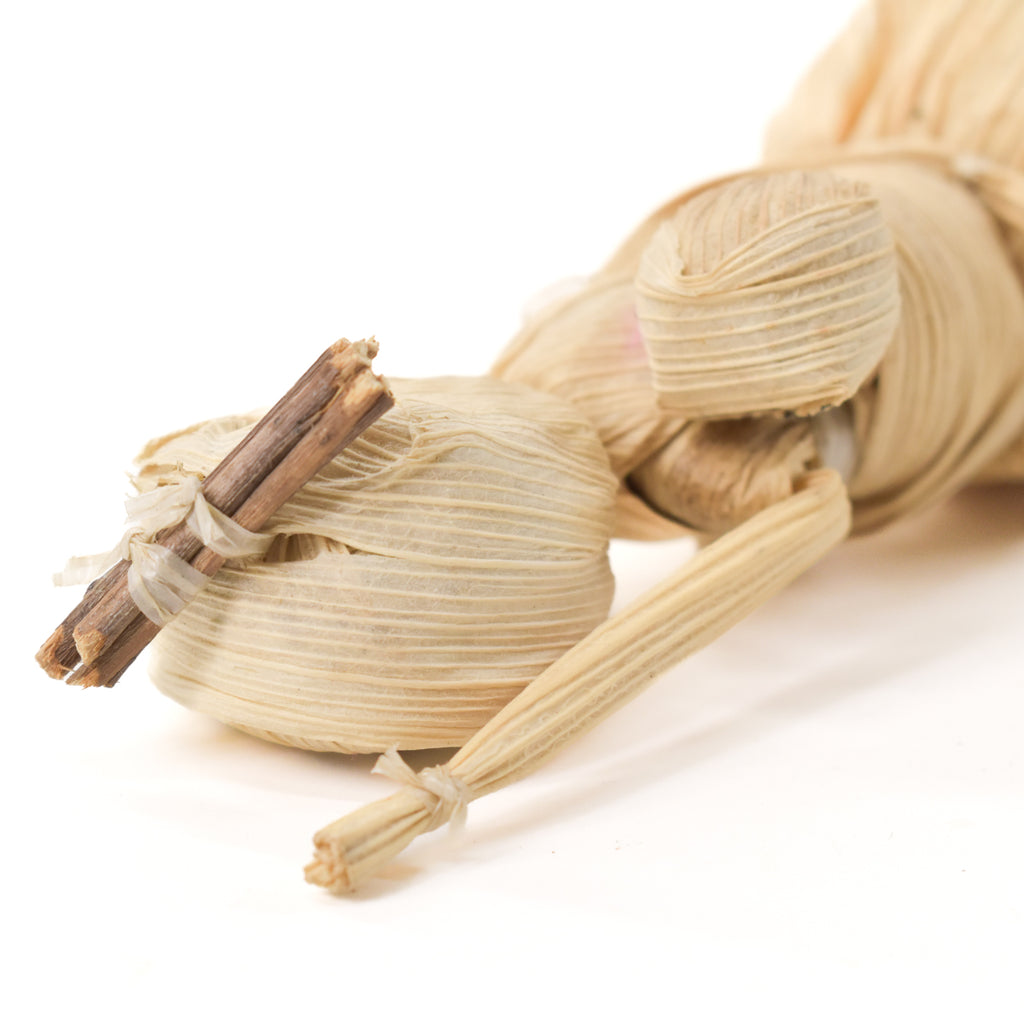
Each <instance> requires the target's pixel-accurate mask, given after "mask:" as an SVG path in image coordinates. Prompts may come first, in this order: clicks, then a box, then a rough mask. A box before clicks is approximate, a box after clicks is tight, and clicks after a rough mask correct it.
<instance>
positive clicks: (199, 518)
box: [53, 475, 273, 626]
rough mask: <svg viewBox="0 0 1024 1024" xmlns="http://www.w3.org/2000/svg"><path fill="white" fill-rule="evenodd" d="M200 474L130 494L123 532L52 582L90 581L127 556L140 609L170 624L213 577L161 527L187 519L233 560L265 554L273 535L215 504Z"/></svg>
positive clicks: (69, 565)
mask: <svg viewBox="0 0 1024 1024" xmlns="http://www.w3.org/2000/svg"><path fill="white" fill-rule="evenodd" d="M201 488H202V482H201V481H200V479H199V477H197V476H194V475H190V476H186V477H185V478H184V479H182V480H180V481H178V482H176V483H168V484H165V485H164V486H162V487H158V488H156V490H153V491H150V492H148V493H143V494H137V495H134V496H133V497H130V498H128V499H127V500H126V501H125V503H124V506H125V510H126V511H127V513H128V519H127V524H128V528H127V529H126V530H125V533H124V536H122V538H121V540H120V541H119V542H118V543H117V545H116V546H115V547H114V548H113V549H112V550H110V551H108V552H106V553H105V554H101V555H85V556H79V557H76V558H72V559H70V560H69V561H68V563H67V565H66V566H65V567H64V571H63V572H60V573H57V574H56V575H55V576H54V578H53V581H54V583H55V584H56V585H57V586H59V587H66V586H73V585H75V584H79V583H88V582H89V581H90V580H92V579H94V578H95V577H97V576H99V575H101V574H102V573H104V572H106V571H107V569H109V568H110V567H111V566H112V565H114V564H115V563H116V562H119V561H121V560H122V559H126V560H128V561H130V562H131V565H130V566H129V567H128V577H127V579H128V592H129V593H130V594H131V597H132V600H133V601H134V602H135V604H136V605H137V606H138V609H139V611H141V612H142V614H143V615H145V616H146V618H147V619H149V620H150V621H151V622H155V623H156V624H157V625H158V626H166V625H167V623H169V622H170V621H171V619H173V618H174V617H175V616H176V615H177V614H178V613H179V612H180V611H181V610H182V609H183V608H184V607H185V606H186V605H187V604H188V603H189V602H190V601H192V600H193V599H194V598H195V597H196V595H197V594H198V593H199V591H200V590H202V589H203V587H205V586H206V584H207V583H209V581H210V577H209V576H207V575H206V574H205V573H202V572H200V571H199V570H198V569H193V568H192V566H191V565H189V563H188V562H186V561H185V560H184V559H183V558H180V557H179V556H178V555H176V554H175V553H174V552H173V551H171V550H169V549H168V548H165V547H164V546H163V545H162V544H156V543H154V541H153V538H154V537H155V536H156V535H157V534H158V533H160V532H161V531H162V530H165V529H167V528H168V527H171V526H177V525H178V523H181V522H185V523H187V525H188V528H189V529H190V530H191V531H192V533H193V534H195V536H196V537H198V538H199V540H201V541H202V542H203V544H204V545H205V546H206V547H208V548H210V550H212V551H215V552H216V553H217V554H218V555H223V556H224V557H225V558H228V559H240V558H248V557H252V556H254V555H262V554H263V553H264V552H266V550H267V548H268V547H269V546H270V542H271V540H272V539H273V538H272V537H271V536H269V535H266V534H259V533H252V532H251V531H249V530H247V529H245V527H243V526H239V525H238V523H236V522H235V521H234V520H233V519H231V517H230V516H226V515H225V514H224V513H223V512H221V511H220V509H218V508H215V507H214V506H213V505H211V504H210V503H209V502H208V501H207V500H206V498H205V497H203V492H202V489H201Z"/></svg>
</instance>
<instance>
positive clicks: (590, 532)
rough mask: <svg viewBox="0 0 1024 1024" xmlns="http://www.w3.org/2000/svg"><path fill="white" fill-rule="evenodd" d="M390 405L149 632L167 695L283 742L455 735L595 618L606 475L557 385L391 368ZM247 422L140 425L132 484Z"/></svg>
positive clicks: (199, 460)
mask: <svg viewBox="0 0 1024 1024" xmlns="http://www.w3.org/2000/svg"><path fill="white" fill-rule="evenodd" d="M394 391H395V394H396V398H397V404H396V407H395V409H394V410H392V411H391V412H390V413H388V414H387V415H385V416H384V417H383V418H382V419H381V420H380V421H378V423H376V424H375V425H374V426H372V427H371V428H370V429H368V430H367V431H366V432H365V433H364V434H363V435H361V436H360V437H359V438H358V439H357V440H356V441H355V442H354V443H353V444H352V445H351V446H350V447H348V448H347V449H346V450H345V451H344V452H343V453H342V454H341V455H340V456H339V457H338V458H337V459H335V461H334V462H332V463H331V464H330V465H329V466H328V467H327V469H326V470H324V471H323V472H322V473H321V474H320V475H319V476H317V477H315V478H314V479H313V480H312V481H311V482H310V483H309V484H307V485H306V486H305V487H304V488H303V489H302V490H301V491H300V492H299V493H298V494H297V495H296V496H295V497H294V498H293V499H292V500H291V501H289V502H288V503H287V504H286V505H284V506H283V507H282V508H281V509H280V511H279V512H278V513H277V514H276V515H275V516H274V517H273V519H272V520H271V521H270V522H269V523H268V524H267V526H266V527H265V528H264V532H266V533H272V534H275V535H276V537H277V539H276V540H275V541H274V543H273V545H272V547H271V549H270V551H269V552H268V554H267V556H266V558H265V559H264V560H261V561H256V562H252V563H249V564H244V565H231V564H229V565H228V566H226V567H225V568H224V569H222V570H221V571H220V572H219V573H218V574H217V575H216V577H215V578H214V579H213V580H212V581H211V582H210V584H209V585H208V587H207V588H206V589H205V590H204V591H203V592H202V593H201V594H200V595H199V596H198V597H197V598H196V599H195V600H194V601H193V602H192V603H191V604H190V605H189V606H188V607H187V608H186V609H185V610H184V611H183V612H182V613H181V614H180V615H179V616H178V617H177V619H175V621H174V622H173V623H172V624H171V625H170V626H168V627H167V628H166V629H165V630H164V631H163V632H162V633H161V634H160V636H159V637H158V639H157V642H156V643H155V645H154V646H155V653H154V656H153V658H152V661H151V673H152V676H153V679H154V681H155V682H156V684H157V686H158V687H159V688H160V689H161V690H163V691H164V692H165V693H167V694H168V695H169V696H171V697H173V698H174V699H175V700H178V701H179V702H181V703H182V704H185V705H186V706H188V707H191V708H194V709H196V710H200V711H203V712H205V713H207V714H210V715H212V716H213V717H215V718H218V719H220V720H221V721H224V722H228V723H230V724H232V725H235V726H237V727H239V728H241V729H244V730H246V731H248V732H251V733H255V734H257V735H260V736H263V737H266V738H268V739H272V740H276V741H279V742H282V743H287V744H291V745H294V746H300V747H308V748H312V749H317V750H338V751H348V752H364V751H380V750H385V749H387V748H389V747H392V746H397V747H401V748H403V749H411V748H417V747H437V746H454V745H458V744H459V743H461V742H463V741H464V740H465V739H466V738H467V737H468V736H470V735H472V734H473V733H474V732H475V731H476V730H477V729H479V728H480V726H481V725H483V724H484V723H485V722H486V721H487V720H488V719H490V718H491V717H492V716H493V715H494V714H495V712H496V711H498V710H499V709H500V708H501V707H503V706H504V705H505V704H507V703H508V702H509V701H510V700H511V699H512V698H513V697H514V696H515V695H516V694H517V693H518V692H519V691H520V690H521V689H522V688H523V687H524V686H525V685H527V683H529V682H531V681H532V680H533V679H535V678H536V677H537V676H538V675H539V674H540V673H541V672H542V671H543V670H544V669H545V668H546V667H547V666H548V665H550V664H551V662H553V661H554V660H556V659H557V658H558V657H559V656H560V655H561V654H563V653H564V652H565V651H566V650H568V649H569V648H570V647H571V646H572V645H573V644H574V643H575V642H576V641H577V640H579V639H580V638H581V637H583V636H585V635H586V634H587V633H588V632H590V630H592V629H593V628H594V626H596V625H597V624H598V623H600V622H601V621H602V620H603V619H604V617H605V615H606V614H607V610H608V605H609V603H610V601H611V596H612V589H613V583H612V578H611V573H610V570H609V567H608V562H607V544H608V538H609V535H610V532H611V516H612V502H613V498H614V494H615V489H616V483H615V479H614V477H613V476H612V474H611V473H610V471H609V469H608V463H607V458H606V456H605V454H604V451H603V449H602V448H601V446H600V444H599V442H598V441H597V439H596V438H595V436H594V434H593V432H592V431H591V429H590V428H589V426H588V425H587V424H586V423H585V422H584V421H583V420H582V418H581V417H580V416H579V414H578V413H576V412H575V411H573V410H572V408H571V407H569V406H567V405H566V404H565V403H563V402H560V401H558V400H557V399H553V398H551V397H549V396H546V395H542V394H540V393H539V392H534V391H530V390H529V389H526V388H523V387H520V386H516V385H511V384H506V383H502V382H500V381H495V380H489V379H484V380H462V379H454V378H449V379H442V380H434V381H417V382H411V381H406V382H402V381H398V382H394ZM248 425H250V420H249V419H248V418H245V417H243V418H238V417H234V418H230V419H226V420H220V421H213V422H211V423H208V424H205V425H203V426H200V427H198V428H194V429H192V430H190V431H186V432H183V433H181V434H178V435H176V436H173V437H171V438H170V439H165V440H164V441H163V442H158V443H156V444H154V445H150V446H149V447H148V448H147V450H146V453H145V456H144V458H143V461H142V464H141V466H140V470H139V477H138V479H139V482H140V485H141V486H143V487H152V486H155V485H157V484H159V483H163V482H170V481H174V480H176V479H178V478H179V477H180V476H181V474H182V473H198V474H203V473H205V472H207V471H208V470H209V469H210V468H211V467H212V466H213V465H215V464H216V463H217V462H218V461H219V460H220V458H222V457H223V455H224V454H225V453H226V452H227V451H229V450H230V449H231V448H232V447H233V446H234V445H235V444H236V443H237V442H238V441H239V440H240V438H241V436H242V435H243V434H244V432H245V430H246V429H247V426H248Z"/></svg>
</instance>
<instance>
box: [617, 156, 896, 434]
mask: <svg viewBox="0 0 1024 1024" xmlns="http://www.w3.org/2000/svg"><path fill="white" fill-rule="evenodd" d="M635 290H636V302H637V315H638V318H639V322H640V330H641V333H642V335H643V338H644V343H645V346H646V349H647V353H648V357H649V359H650V364H651V369H652V371H653V384H654V388H655V390H656V391H657V393H658V399H659V404H660V405H661V406H662V408H666V409H672V410H674V411H676V412H678V413H680V415H682V416H685V417H687V418H689V419H707V418H722V417H728V416H749V415H753V414H759V413H769V412H792V413H797V414H801V415H804V414H809V413H812V412H817V411H818V410H820V409H822V408H824V407H825V406H830V405H838V404H839V403H841V402H844V401H846V399H848V398H850V397H851V396H852V395H853V394H854V392H856V390H857V389H858V388H859V387H860V385H861V384H862V383H863V382H864V381H865V380H866V379H867V377H868V375H869V374H870V373H871V371H872V370H874V369H875V367H876V366H877V365H878V362H879V360H880V359H881V358H882V354H883V353H884V352H885V350H886V348H887V346H888V344H889V342H890V340H891V339H892V335H893V331H894V330H895V328H896V323H897V319H898V312H899V293H898V285H897V278H896V261H895V255H894V252H893V243H892V238H891V236H890V234H889V231H888V230H887V228H886V225H885V222H884V220H883V218H882V213H881V210H880V208H879V204H878V201H877V200H876V199H875V198H874V196H873V195H872V194H871V191H870V189H868V188H867V187H866V186H865V185H863V184H862V183H859V182H854V181H847V180H844V179H843V178H840V177H837V176H836V175H834V174H831V173H830V172H828V171H816V172H805V171H790V172H783V173H776V174H764V175H749V176H745V177H740V178H738V179H735V180H733V181H729V182H725V183H724V184H721V185H719V186H716V187H714V188H709V189H707V190H705V191H703V192H701V193H699V194H698V195H696V196H694V197H693V198H691V199H690V200H689V201H687V202H685V203H683V204H682V206H680V208H679V209H678V211H677V212H676V213H675V215H674V216H672V217H671V218H669V219H667V220H666V221H665V222H664V223H663V224H662V225H661V227H660V228H659V229H658V230H657V231H656V232H655V234H654V237H653V238H652V239H651V241H650V243H649V244H648V246H647V248H646V249H645V250H644V254H643V257H642V258H641V260H640V266H639V270H638V272H637V275H636V281H635Z"/></svg>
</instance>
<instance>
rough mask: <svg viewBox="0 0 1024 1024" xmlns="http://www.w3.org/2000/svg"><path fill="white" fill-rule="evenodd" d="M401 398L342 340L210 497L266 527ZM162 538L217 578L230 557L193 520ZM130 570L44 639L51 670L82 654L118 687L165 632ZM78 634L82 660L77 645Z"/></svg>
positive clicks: (245, 522)
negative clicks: (147, 609) (140, 603)
mask: <svg viewBox="0 0 1024 1024" xmlns="http://www.w3.org/2000/svg"><path fill="white" fill-rule="evenodd" d="M367 351H368V352H369V355H370V357H371V358H372V356H373V355H374V354H375V353H376V345H375V344H374V343H372V342H371V343H368V347H367ZM393 401H394V400H393V398H392V397H391V394H390V392H389V391H388V389H387V386H386V384H385V383H384V382H383V381H382V380H381V379H380V378H378V377H377V376H376V375H374V374H373V372H372V370H371V369H370V366H369V362H368V360H367V358H366V356H365V355H364V354H363V350H362V349H360V348H357V347H355V346H352V345H350V344H349V343H348V342H339V343H338V344H336V345H334V346H332V348H330V349H328V350H327V351H326V352H325V353H324V354H323V355H322V356H321V357H320V358H319V359H318V360H317V362H316V363H314V364H313V366H312V367H310V369H309V370H308V371H307V372H306V373H305V374H304V375H303V377H302V378H300V380H299V381H298V382H297V383H296V385H295V386H294V387H293V388H292V389H291V390H290V391H289V392H288V394H287V395H285V396H284V398H282V399H281V401H279V402H278V403H277V405H275V406H274V408H273V409H271V411H270V412H269V413H268V414H267V415H266V416H265V417H263V419H262V420H260V422H259V423H258V424H257V425H256V426H255V427H254V428H253V429H252V431H250V433H249V434H248V435H247V436H246V437H245V439H244V440H243V441H242V442H241V444H239V445H238V447H236V448H235V449H234V450H233V451H232V452H231V453H230V454H229V455H228V456H227V457H226V458H225V459H224V460H223V461H222V462H221V463H220V465H219V466H217V467H216V469H214V470H213V471H212V472H211V473H210V475H209V476H208V477H207V478H206V480H205V481H204V484H203V494H204V496H205V497H206V499H207V501H209V502H210V504H212V505H214V506H215V507H217V508H219V509H221V511H224V512H225V513H227V514H229V515H231V516H232V518H233V519H234V520H235V521H236V522H238V523H239V524H240V525H241V526H243V527H245V528H246V529H248V530H253V531H255V530H258V529H260V528H261V527H262V526H263V525H264V524H265V523H266V522H267V520H268V519H269V518H270V517H271V516H272V515H273V514H274V512H276V511H277V509H278V508H280V506H281V505H282V504H284V502H285V501H287V500H288V499H289V498H290V497H291V496H292V495H293V494H294V493H295V492H296V491H297V490H298V489H299V488H300V487H301V486H302V485H303V484H304V483H306V481H307V480H309V479H310V478H311V477H312V476H314V475H315V474H316V473H318V472H319V471H320V469H322V468H323V466H325V465H326V464H327V463H328V462H329V461H330V460H331V459H332V458H333V457H334V456H335V455H336V454H337V453H338V451H340V450H341V449H342V448H343V447H344V446H345V445H347V444H349V443H350V442H351V441H352V440H353V439H354V438H355V437H356V436H358V434H359V433H361V432H362V431H363V430H364V429H365V428H366V427H367V426H369V425H370V424H371V423H372V422H373V421H374V420H376V419H377V418H378V417H380V416H381V415H382V414H383V413H384V412H386V411H387V410H388V409H389V408H390V407H391V405H392V404H393ZM157 541H158V542H159V543H162V544H164V545H165V546H166V547H168V548H170V549H171V550H172V551H174V552H175V554H177V555H179V557H181V558H183V559H185V560H186V561H190V562H191V563H192V564H193V565H194V567H195V568H197V569H198V570H199V571H200V572H204V573H206V574H207V575H210V576H212V575H213V574H214V573H215V572H216V571H217V570H218V569H219V568H220V566H221V565H223V563H224V558H223V557H221V556H220V555H218V554H216V553H215V552H213V551H211V550H209V549H208V548H205V547H203V545H202V543H201V541H199V540H198V539H197V538H196V537H195V536H194V535H193V534H192V532H191V530H189V529H188V527H187V526H185V525H184V524H181V525H178V526H176V527H173V528H171V529H168V530H165V531H163V532H162V533H161V534H160V535H158V537H157ZM127 567H128V563H127V562H121V563H118V565H117V566H115V567H114V568H113V569H111V570H110V571H109V572H108V573H107V574H106V575H105V576H104V577H102V578H101V579H100V580H98V581H96V582H95V583H94V584H93V585H92V587H90V591H87V592H86V598H85V599H84V600H83V601H82V603H81V604H80V605H79V606H78V608H76V609H75V610H74V611H73V612H72V613H71V615H69V616H68V617H67V619H65V620H64V622H63V623H61V625H60V626H59V627H58V628H57V630H56V631H55V632H54V634H53V635H52V636H51V637H50V639H49V640H47V642H46V643H45V644H44V645H43V648H42V649H41V650H40V652H39V654H38V655H37V659H38V660H39V662H40V664H41V665H42V666H43V668H44V669H46V671H47V672H48V673H49V674H51V675H55V676H57V677H63V676H64V674H65V673H66V672H67V671H69V670H71V669H75V666H76V665H77V664H78V660H79V658H80V659H81V662H82V664H81V666H79V667H78V668H77V669H75V671H74V672H73V673H72V675H71V676H70V677H69V678H68V682H69V683H77V684H80V685H84V686H110V685H113V683H114V682H116V679H117V678H118V677H119V676H120V675H121V673H123V671H124V670H125V669H126V668H127V667H128V665H130V664H131V662H132V661H133V660H134V659H135V657H137V656H138V654H139V653H140V652H141V651H142V650H143V648H145V646H146V644H148V643H149V642H150V640H152V639H153V637H154V636H156V634H157V632H159V627H158V626H157V625H155V624H154V623H151V622H149V620H148V619H146V618H145V617H144V616H143V615H142V614H141V613H140V612H139V610H138V608H137V607H136V605H135V602H134V601H132V600H131V597H130V595H129V593H128V585H127ZM69 634H70V636H71V637H72V640H73V643H74V645H75V647H76V649H77V650H76V653H77V655H78V657H75V656H74V655H73V654H72V653H71V652H70V650H69V643H68V636H69Z"/></svg>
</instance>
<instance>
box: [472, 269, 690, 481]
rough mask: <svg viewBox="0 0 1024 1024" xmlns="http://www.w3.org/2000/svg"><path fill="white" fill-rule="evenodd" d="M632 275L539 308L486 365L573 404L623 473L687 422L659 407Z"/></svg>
mask: <svg viewBox="0 0 1024 1024" xmlns="http://www.w3.org/2000/svg"><path fill="white" fill-rule="evenodd" d="M632 275H633V268H631V269H630V271H629V274H628V276H624V277H623V276H620V277H618V278H615V277H609V276H606V275H598V276H597V277H595V278H594V279H593V280H591V281H589V282H587V283H586V284H585V285H584V286H583V287H582V288H580V289H579V290H577V291H576V292H575V293H574V294H572V295H569V296H568V297H565V298H563V299H561V300H560V301H557V302H554V303H552V304H551V305H550V306H549V307H548V308H547V309H543V310H540V311H538V312H537V313H536V314H535V315H534V316H532V317H531V318H530V319H529V320H528V322H527V323H526V324H525V325H524V326H523V329H522V330H521V331H520V332H519V334H518V335H516V337H515V338H513V340H512V341H511V342H510V343H509V345H508V347H507V348H506V349H505V351H504V352H503V353H502V354H501V356H500V357H499V358H498V361H497V362H496V363H495V365H494V368H493V369H492V371H491V372H492V373H493V374H495V375H496V376H498V377H501V378H502V379H504V380H514V381H519V382H521V383H523V384H528V385H530V386H531V387H534V388H538V389H540V390H541V391H547V392H549V393H551V394H554V395H558V396H559V397H561V398H564V399H566V400H567V401H569V402H572V404H573V405H574V406H576V408H578V409H579V410H580V412H582V413H583V414H584V415H585V416H586V417H587V419H588V420H589V421H590V422H591V423H592V424H593V426H594V429H595V430H596V431H597V434H598V437H600V439H601V443H602V444H603V445H604V447H605V449H606V450H607V452H608V457H609V459H610V460H611V464H612V470H613V471H614V472H615V474H616V475H617V476H619V477H620V478H621V477H625V476H626V475H627V474H628V473H629V472H630V470H632V469H633V468H634V467H635V466H637V465H639V464H640V463H641V462H642V461H643V460H644V459H645V458H646V457H647V456H648V455H650V454H651V453H652V452H654V451H656V450H657V449H658V448H660V447H661V445H663V444H664V443H665V442H666V441H667V440H668V439H669V438H670V437H672V436H673V435H674V434H675V433H676V432H677V431H678V430H679V429H680V427H681V426H682V424H683V422H684V420H683V419H682V417H680V416H679V415H678V414H675V413H672V412H666V411H665V410H664V409H663V408H661V406H660V405H659V402H658V395H657V392H656V391H655V389H654V384H653V380H652V378H651V368H650V363H649V360H648V358H647V352H646V351H645V349H644V343H643V338H642V336H641V334H640V328H639V324H638V323H637V318H636V308H635V302H634V289H633V280H632Z"/></svg>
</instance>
